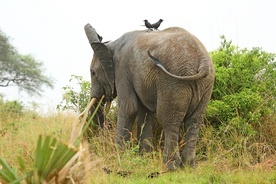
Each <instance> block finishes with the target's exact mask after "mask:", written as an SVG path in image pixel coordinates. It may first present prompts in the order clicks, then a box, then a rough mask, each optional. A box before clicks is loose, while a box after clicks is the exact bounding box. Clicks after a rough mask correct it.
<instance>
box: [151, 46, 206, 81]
mask: <svg viewBox="0 0 276 184" xmlns="http://www.w3.org/2000/svg"><path fill="white" fill-rule="evenodd" d="M148 55H149V57H150V58H151V59H152V61H153V64H154V65H155V66H157V67H159V68H160V69H161V70H163V71H164V72H165V73H166V74H168V75H169V76H172V77H174V78H176V79H180V80H197V79H201V78H203V77H205V76H206V75H207V74H208V73H209V64H208V61H207V59H208V58H206V57H204V58H202V59H201V61H200V66H199V72H198V73H197V74H195V75H191V76H178V75H174V74H172V73H170V72H169V71H168V70H167V69H166V68H165V67H164V66H163V65H162V63H161V61H160V60H159V59H158V58H156V57H154V56H153V55H151V54H150V52H149V51H148Z"/></svg>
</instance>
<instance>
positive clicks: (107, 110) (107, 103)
mask: <svg viewBox="0 0 276 184" xmlns="http://www.w3.org/2000/svg"><path fill="white" fill-rule="evenodd" d="M110 106H111V102H106V105H105V109H104V113H105V115H107V114H108V112H109V110H110Z"/></svg>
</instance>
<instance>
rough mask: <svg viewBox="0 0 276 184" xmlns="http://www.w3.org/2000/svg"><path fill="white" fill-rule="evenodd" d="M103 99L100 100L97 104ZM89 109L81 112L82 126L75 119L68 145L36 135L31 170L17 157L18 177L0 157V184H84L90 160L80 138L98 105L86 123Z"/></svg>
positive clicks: (16, 171)
mask: <svg viewBox="0 0 276 184" xmlns="http://www.w3.org/2000/svg"><path fill="white" fill-rule="evenodd" d="M102 100H103V97H102V99H101V100H100V102H99V104H101V101H102ZM90 105H91V104H90ZM89 108H90V107H89V106H87V108H86V110H85V111H84V113H82V114H84V116H83V118H82V120H81V123H79V121H78V119H76V121H75V124H74V126H73V129H72V133H71V138H70V140H69V143H63V142H61V141H59V140H57V139H56V138H55V137H53V136H50V135H47V136H45V137H44V136H43V135H40V136H39V138H38V141H37V146H36V152H35V160H34V169H33V170H31V171H26V167H25V164H24V162H23V160H22V159H21V158H20V157H19V159H18V161H19V165H20V167H21V171H22V172H23V173H24V174H22V175H21V176H19V175H18V170H17V169H15V168H12V167H11V166H10V165H9V164H8V163H7V162H6V161H5V160H4V159H3V158H1V157H0V183H1V182H2V183H13V184H20V183H21V182H22V181H25V182H26V183H28V184H33V183H36V184H45V183H47V184H52V183H53V184H54V183H55V184H56V183H84V182H85V179H86V178H87V174H89V172H88V171H89V169H90V159H89V158H90V157H89V152H88V146H87V144H86V143H85V142H82V137H83V133H84V132H85V131H86V130H87V128H88V127H89V124H90V123H91V119H92V118H93V117H94V116H95V113H96V111H97V109H98V108H99V105H98V107H97V108H96V110H95V112H94V113H93V114H92V116H91V119H90V121H89V123H86V118H87V114H88V110H89Z"/></svg>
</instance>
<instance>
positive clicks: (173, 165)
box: [163, 156, 180, 171]
mask: <svg viewBox="0 0 276 184" xmlns="http://www.w3.org/2000/svg"><path fill="white" fill-rule="evenodd" d="M163 163H164V164H165V165H166V167H167V169H168V170H169V171H174V170H176V169H178V168H180V158H179V156H174V157H173V158H171V159H168V158H166V157H164V158H163Z"/></svg>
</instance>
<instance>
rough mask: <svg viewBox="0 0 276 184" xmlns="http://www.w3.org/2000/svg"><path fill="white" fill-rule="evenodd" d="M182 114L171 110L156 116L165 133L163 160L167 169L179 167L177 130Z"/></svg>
mask: <svg viewBox="0 0 276 184" xmlns="http://www.w3.org/2000/svg"><path fill="white" fill-rule="evenodd" d="M183 116H184V115H183V113H180V112H176V111H172V110H171V111H170V114H164V115H159V116H157V118H158V121H159V122H160V124H161V126H162V128H163V131H164V135H165V145H164V151H163V162H164V164H166V165H167V168H168V169H169V170H175V169H177V168H178V167H180V162H181V158H180V154H179V130H180V125H181V122H182V121H183Z"/></svg>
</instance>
